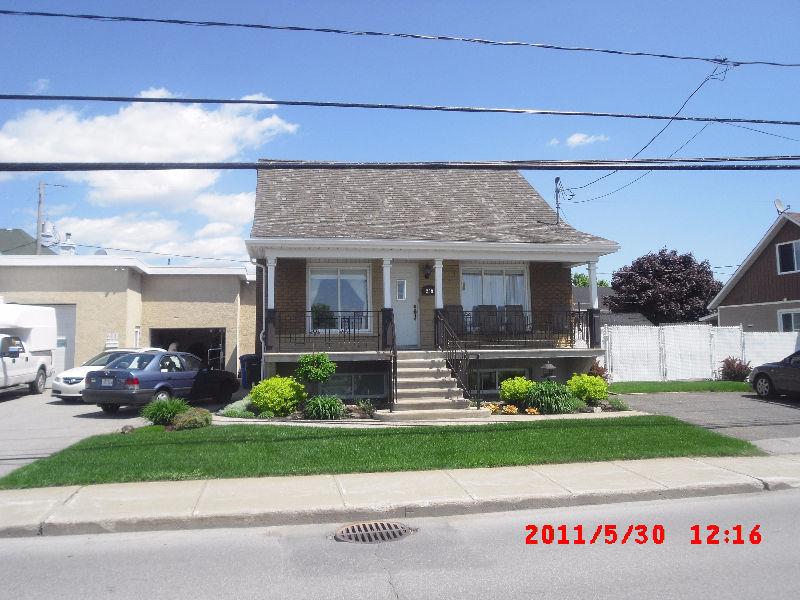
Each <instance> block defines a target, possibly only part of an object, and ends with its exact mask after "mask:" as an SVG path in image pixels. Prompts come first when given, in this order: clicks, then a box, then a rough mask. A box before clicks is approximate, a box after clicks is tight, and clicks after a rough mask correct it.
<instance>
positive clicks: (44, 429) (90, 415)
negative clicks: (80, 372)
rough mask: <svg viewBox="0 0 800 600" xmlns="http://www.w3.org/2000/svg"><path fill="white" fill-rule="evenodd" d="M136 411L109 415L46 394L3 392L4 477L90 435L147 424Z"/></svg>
mask: <svg viewBox="0 0 800 600" xmlns="http://www.w3.org/2000/svg"><path fill="white" fill-rule="evenodd" d="M144 424H145V421H144V419H141V418H140V417H139V416H138V414H137V412H136V411H135V410H134V409H130V408H125V409H122V410H121V411H120V412H119V414H118V415H115V416H109V415H106V414H105V413H103V411H101V410H100V409H99V408H97V407H96V406H94V405H91V404H80V403H77V402H63V401H61V400H59V399H58V398H51V397H50V390H46V391H45V393H44V394H28V393H26V392H25V391H2V392H0V477H2V476H3V475H5V474H7V473H10V472H11V471H13V470H14V469H16V468H18V467H21V466H22V465H25V464H27V463H29V462H32V461H34V460H36V459H37V458H41V457H43V456H48V455H50V454H52V453H53V452H56V451H58V450H61V449H62V448H66V447H67V446H70V445H71V444H74V443H75V442H78V441H80V440H82V439H83V438H85V437H88V436H90V435H96V434H99V433H110V432H112V431H117V430H119V429H120V428H121V427H122V426H123V425H134V426H139V425H144Z"/></svg>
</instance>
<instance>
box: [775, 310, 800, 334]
mask: <svg viewBox="0 0 800 600" xmlns="http://www.w3.org/2000/svg"><path fill="white" fill-rule="evenodd" d="M780 320H781V331H788V332H792V331H800V312H784V313H780Z"/></svg>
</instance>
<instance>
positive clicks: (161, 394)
mask: <svg viewBox="0 0 800 600" xmlns="http://www.w3.org/2000/svg"><path fill="white" fill-rule="evenodd" d="M170 398H172V394H170V393H169V390H158V391H157V392H156V393H155V394H153V400H169V399H170Z"/></svg>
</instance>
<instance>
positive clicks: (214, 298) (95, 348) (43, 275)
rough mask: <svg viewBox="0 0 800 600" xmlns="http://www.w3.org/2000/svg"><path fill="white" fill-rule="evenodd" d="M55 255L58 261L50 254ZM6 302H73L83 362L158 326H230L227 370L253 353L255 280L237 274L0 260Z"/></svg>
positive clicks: (145, 337) (145, 339) (144, 340)
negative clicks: (110, 343) (111, 340)
mask: <svg viewBox="0 0 800 600" xmlns="http://www.w3.org/2000/svg"><path fill="white" fill-rule="evenodd" d="M51 260H53V259H51ZM0 295H2V296H3V298H4V300H5V301H6V302H18V303H21V304H49V305H74V306H75V316H76V322H75V340H74V347H75V354H74V362H75V364H76V365H79V364H81V363H83V362H85V361H86V360H87V359H89V358H91V357H92V356H94V355H95V354H97V353H98V352H100V351H101V350H103V349H104V348H105V347H106V341H107V338H108V336H109V335H111V336H116V337H117V340H118V343H119V345H120V346H121V347H134V346H135V331H136V328H137V327H138V328H140V330H141V339H140V343H141V345H142V346H146V345H149V344H150V336H149V330H150V329H154V328H204V329H205V328H217V327H220V328H225V338H226V339H225V347H226V360H225V364H226V368H228V369H229V370H232V371H235V370H236V369H237V368H238V366H237V358H238V355H239V354H245V353H252V352H253V351H254V349H255V348H254V339H255V337H254V331H255V321H256V297H255V284H254V282H249V283H248V282H246V281H243V280H242V278H241V277H240V276H238V275H209V276H204V275H200V274H197V275H194V274H193V275H172V274H168V273H159V274H158V275H148V274H145V273H142V272H141V271H140V270H138V269H136V268H132V267H130V266H67V265H65V266H35V267H31V266H6V265H2V266H0Z"/></svg>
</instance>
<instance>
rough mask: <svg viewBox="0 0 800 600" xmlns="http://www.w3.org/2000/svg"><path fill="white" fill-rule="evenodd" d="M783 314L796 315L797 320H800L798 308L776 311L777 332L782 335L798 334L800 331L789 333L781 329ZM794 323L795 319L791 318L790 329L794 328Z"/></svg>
mask: <svg viewBox="0 0 800 600" xmlns="http://www.w3.org/2000/svg"><path fill="white" fill-rule="evenodd" d="M785 314H791V315H798V319H800V308H786V309H783V310H779V311H778V331H780V332H782V333H796V332H800V329H792V330H791V331H786V330H785V329H784V328H783V315H785ZM794 321H795V317H792V327H794Z"/></svg>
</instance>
